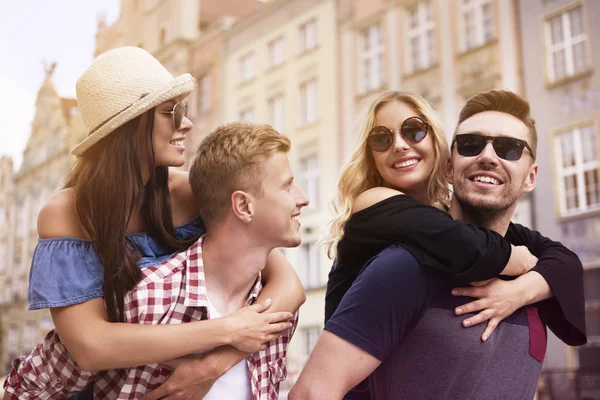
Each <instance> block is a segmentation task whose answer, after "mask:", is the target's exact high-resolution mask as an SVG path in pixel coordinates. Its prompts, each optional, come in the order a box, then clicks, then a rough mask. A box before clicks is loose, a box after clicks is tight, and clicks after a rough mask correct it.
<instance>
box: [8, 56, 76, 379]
mask: <svg viewBox="0 0 600 400" xmlns="http://www.w3.org/2000/svg"><path fill="white" fill-rule="evenodd" d="M53 69H54V67H52V68H51V69H50V70H48V71H47V76H46V79H45V81H44V83H43V84H42V87H41V88H40V90H39V92H38V95H37V99H36V105H35V106H36V113H35V116H34V119H33V122H32V126H31V136H30V137H29V140H28V142H27V146H26V148H25V151H24V152H23V163H22V164H21V166H20V168H19V170H18V172H17V173H16V174H15V175H14V181H13V182H14V186H13V187H12V188H11V190H12V195H11V196H12V202H11V204H10V208H9V212H8V218H9V219H10V223H9V224H8V226H9V227H10V231H9V235H8V243H7V249H8V253H7V257H8V258H6V260H7V262H8V264H7V265H6V269H5V271H4V272H5V282H4V286H3V287H4V288H5V290H4V294H3V299H4V300H5V301H4V304H3V305H2V316H1V317H0V318H1V321H2V344H3V345H2V347H1V348H0V366H1V367H2V371H1V372H7V371H5V368H8V367H9V363H10V360H11V359H12V358H13V357H15V356H16V355H19V354H25V353H27V352H29V350H31V349H32V348H33V347H34V346H35V344H36V343H37V342H38V341H39V340H41V339H42V338H43V337H44V335H45V334H46V333H47V332H48V331H49V330H50V329H52V328H53V324H52V319H51V317H50V314H49V312H48V310H39V311H34V312H31V311H27V284H28V278H29V268H30V265H31V260H32V257H33V251H34V249H35V246H36V244H37V241H38V236H37V215H38V212H39V210H40V209H41V207H42V205H43V204H44V203H45V202H46V201H47V200H48V199H49V198H50V196H51V195H52V193H54V192H55V191H57V190H59V189H60V188H61V187H62V184H63V181H64V178H65V177H66V176H67V174H68V172H69V171H70V169H71V167H72V166H73V163H74V161H75V157H74V156H71V155H70V154H69V151H70V149H71V148H72V147H73V145H74V144H75V143H77V142H79V141H80V140H82V139H83V137H84V136H85V130H84V128H83V123H82V122H81V120H80V119H79V117H78V116H77V112H76V110H77V103H76V101H75V100H74V99H66V98H61V97H59V96H58V94H57V93H56V90H55V88H54V85H53V84H52V79H51V76H52V71H53ZM0 218H2V217H1V216H0Z"/></svg>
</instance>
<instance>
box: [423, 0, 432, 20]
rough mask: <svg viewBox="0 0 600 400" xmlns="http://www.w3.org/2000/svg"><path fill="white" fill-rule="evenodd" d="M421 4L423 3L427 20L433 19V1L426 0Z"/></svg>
mask: <svg viewBox="0 0 600 400" xmlns="http://www.w3.org/2000/svg"><path fill="white" fill-rule="evenodd" d="M421 4H422V5H423V8H424V9H425V21H426V22H429V21H432V20H433V14H432V10H431V3H430V2H429V1H425V2H423V3H421Z"/></svg>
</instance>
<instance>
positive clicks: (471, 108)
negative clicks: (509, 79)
mask: <svg viewBox="0 0 600 400" xmlns="http://www.w3.org/2000/svg"><path fill="white" fill-rule="evenodd" d="M484 111H499V112H503V113H506V114H510V115H512V116H513V117H515V118H518V119H519V120H520V121H521V122H523V123H524V124H525V126H526V127H527V128H528V129H529V136H530V140H529V145H530V146H531V148H532V149H533V154H532V156H533V159H534V160H535V155H536V153H537V141H538V138H537V129H536V128H535V120H534V119H533V117H532V116H531V107H530V106H529V103H528V102H527V100H525V99H524V98H522V97H521V96H519V95H518V94H516V93H514V92H511V91H508V90H501V89H491V90H487V91H485V92H481V93H478V94H476V95H474V96H471V97H470V98H469V100H467V103H466V104H465V105H464V106H463V108H462V109H461V110H460V115H459V116H458V123H457V124H456V129H455V130H454V136H456V133H457V132H458V128H459V127H460V124H462V123H463V122H464V121H465V120H467V119H469V118H471V117H472V116H473V115H475V114H479V113H481V112H484Z"/></svg>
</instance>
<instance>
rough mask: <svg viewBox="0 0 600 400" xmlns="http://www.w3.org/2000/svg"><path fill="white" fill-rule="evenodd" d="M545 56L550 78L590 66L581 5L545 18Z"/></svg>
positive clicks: (564, 75)
mask: <svg viewBox="0 0 600 400" xmlns="http://www.w3.org/2000/svg"><path fill="white" fill-rule="evenodd" d="M546 56H547V65H548V78H549V80H550V81H551V82H555V81H559V80H561V79H564V78H567V77H569V76H573V75H577V74H578V73H580V72H582V71H585V70H586V69H587V68H589V67H590V60H589V57H588V54H587V35H586V33H585V25H584V20H583V7H582V6H578V7H576V8H573V9H571V10H569V11H566V12H564V13H562V14H560V15H557V16H555V17H552V18H550V19H548V20H547V21H546Z"/></svg>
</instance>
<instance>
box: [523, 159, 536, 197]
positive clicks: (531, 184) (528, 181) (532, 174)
mask: <svg viewBox="0 0 600 400" xmlns="http://www.w3.org/2000/svg"><path fill="white" fill-rule="evenodd" d="M537 175H538V165H537V164H536V163H533V164H531V167H529V172H528V173H527V177H526V178H525V184H524V185H523V189H524V190H523V191H524V192H527V193H528V192H531V191H532V190H533V189H535V186H536V184H537Z"/></svg>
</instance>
